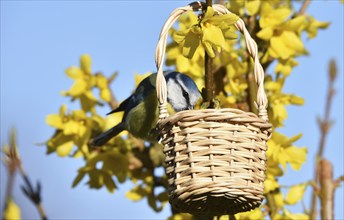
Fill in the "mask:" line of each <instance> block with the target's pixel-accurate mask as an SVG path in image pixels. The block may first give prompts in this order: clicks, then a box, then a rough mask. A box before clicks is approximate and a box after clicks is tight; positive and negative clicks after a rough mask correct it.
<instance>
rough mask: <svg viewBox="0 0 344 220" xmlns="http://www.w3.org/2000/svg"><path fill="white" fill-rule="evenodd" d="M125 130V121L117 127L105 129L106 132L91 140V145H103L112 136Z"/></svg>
mask: <svg viewBox="0 0 344 220" xmlns="http://www.w3.org/2000/svg"><path fill="white" fill-rule="evenodd" d="M123 130H124V123H123V122H121V123H119V124H118V125H116V126H115V127H113V128H111V129H109V130H107V131H105V132H104V133H102V134H100V135H99V136H97V137H96V138H94V139H93V141H92V142H91V145H92V146H95V147H99V146H102V145H104V144H106V143H107V142H108V141H109V140H110V139H111V138H113V137H115V136H116V135H118V134H119V133H121V132H122V131H123Z"/></svg>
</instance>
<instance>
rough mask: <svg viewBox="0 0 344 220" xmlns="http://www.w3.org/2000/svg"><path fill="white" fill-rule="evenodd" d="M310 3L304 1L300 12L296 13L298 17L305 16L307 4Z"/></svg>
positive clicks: (309, 1) (309, 0) (308, 0)
mask: <svg viewBox="0 0 344 220" xmlns="http://www.w3.org/2000/svg"><path fill="white" fill-rule="evenodd" d="M310 3H311V0H304V1H303V3H302V6H301V8H300V11H299V12H298V14H299V15H303V14H305V12H306V10H307V8H308V6H309V4H310Z"/></svg>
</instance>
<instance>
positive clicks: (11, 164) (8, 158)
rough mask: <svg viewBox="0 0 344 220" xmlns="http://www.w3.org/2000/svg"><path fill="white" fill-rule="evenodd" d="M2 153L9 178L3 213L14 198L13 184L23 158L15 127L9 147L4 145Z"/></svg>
mask: <svg viewBox="0 0 344 220" xmlns="http://www.w3.org/2000/svg"><path fill="white" fill-rule="evenodd" d="M2 153H3V154H4V158H3V162H4V164H5V166H6V168H7V171H8V178H7V183H6V196H5V204H4V207H3V213H5V210H6V209H7V205H8V202H10V201H11V199H12V193H13V186H14V181H15V175H16V172H17V170H18V167H19V166H20V164H21V160H20V157H19V154H18V151H17V143H16V132H15V129H14V128H13V129H12V130H11V132H10V143H9V145H8V148H6V147H3V148H2Z"/></svg>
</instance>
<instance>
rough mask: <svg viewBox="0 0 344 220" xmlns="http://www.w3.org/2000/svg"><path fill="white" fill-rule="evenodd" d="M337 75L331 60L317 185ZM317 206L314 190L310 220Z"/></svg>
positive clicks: (314, 215) (317, 169) (315, 173)
mask: <svg viewBox="0 0 344 220" xmlns="http://www.w3.org/2000/svg"><path fill="white" fill-rule="evenodd" d="M336 74H337V70H336V64H335V61H334V60H331V61H330V65H329V87H328V90H327V97H326V105H325V115H324V119H322V120H320V121H319V127H320V130H321V136H320V142H319V146H318V152H317V154H316V165H315V172H314V182H315V184H318V183H319V177H320V169H319V161H320V159H322V157H323V153H324V149H325V142H326V137H327V133H328V132H329V130H330V127H331V124H332V123H331V121H330V112H331V106H332V100H333V96H334V93H335V90H334V82H335V79H336ZM318 171H319V172H318ZM316 206H317V193H316V191H315V190H313V192H312V197H311V209H310V214H309V217H310V219H315V218H316V216H317V208H316Z"/></svg>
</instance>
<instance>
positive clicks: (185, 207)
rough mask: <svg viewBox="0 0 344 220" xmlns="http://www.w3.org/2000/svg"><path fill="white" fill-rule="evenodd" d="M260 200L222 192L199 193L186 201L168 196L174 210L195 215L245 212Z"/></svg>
mask: <svg viewBox="0 0 344 220" xmlns="http://www.w3.org/2000/svg"><path fill="white" fill-rule="evenodd" d="M261 202H262V201H261V200H259V201H257V200H253V199H247V198H245V199H244V198H242V197H241V198H240V197H233V196H228V195H227V196H226V195H223V194H219V195H218V196H217V195H214V194H211V195H210V194H200V195H197V197H190V198H188V199H187V200H186V201H183V200H181V199H178V198H174V197H173V196H170V203H171V205H172V206H173V208H175V209H176V210H178V211H180V212H187V213H190V214H195V215H204V216H220V215H226V214H227V215H234V214H236V213H239V212H246V211H250V210H252V209H255V208H257V207H259V206H260V204H261Z"/></svg>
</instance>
